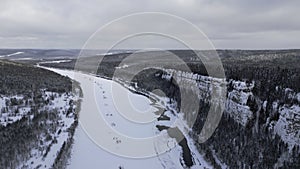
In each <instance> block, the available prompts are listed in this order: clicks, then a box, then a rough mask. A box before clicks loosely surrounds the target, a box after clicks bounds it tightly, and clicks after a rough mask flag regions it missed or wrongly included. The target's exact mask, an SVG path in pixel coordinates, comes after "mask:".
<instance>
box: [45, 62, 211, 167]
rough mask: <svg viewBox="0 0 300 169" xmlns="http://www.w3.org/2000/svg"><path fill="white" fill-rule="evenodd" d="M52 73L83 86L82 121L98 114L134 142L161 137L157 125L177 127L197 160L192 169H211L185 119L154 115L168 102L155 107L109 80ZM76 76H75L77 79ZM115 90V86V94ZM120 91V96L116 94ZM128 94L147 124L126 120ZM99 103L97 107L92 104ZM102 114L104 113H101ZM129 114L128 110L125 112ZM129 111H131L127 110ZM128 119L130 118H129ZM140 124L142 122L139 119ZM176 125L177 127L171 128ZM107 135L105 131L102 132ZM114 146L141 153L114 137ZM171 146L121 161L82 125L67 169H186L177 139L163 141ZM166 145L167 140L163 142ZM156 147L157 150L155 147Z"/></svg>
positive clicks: (79, 74)
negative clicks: (132, 138) (134, 140)
mask: <svg viewBox="0 0 300 169" xmlns="http://www.w3.org/2000/svg"><path fill="white" fill-rule="evenodd" d="M49 70H52V71H55V72H57V73H59V74H61V75H67V76H68V77H70V78H74V80H76V81H78V82H79V83H80V86H81V88H82V91H83V99H82V103H81V111H80V116H79V121H80V119H81V116H82V115H83V114H84V113H86V114H87V113H90V112H94V111H96V112H99V113H100V114H99V117H100V118H102V120H103V121H105V122H106V123H107V124H108V125H109V126H110V127H111V128H112V129H113V130H114V131H117V132H118V133H122V134H123V135H127V136H130V137H135V138H146V137H151V136H154V135H156V134H158V133H159V131H158V130H157V129H156V127H155V126H156V125H157V124H163V125H164V124H166V123H169V124H170V123H173V122H174V121H176V122H174V123H177V125H176V126H177V127H179V129H181V131H182V132H183V134H184V135H185V137H186V139H187V141H188V146H189V148H190V150H191V152H192V157H193V160H194V164H195V165H193V166H192V167H191V168H194V169H201V168H212V167H211V166H210V165H209V164H208V163H207V162H205V160H204V159H203V157H202V155H200V154H199V153H198V150H197V149H196V146H195V145H194V141H193V139H192V138H190V137H189V136H188V134H187V133H188V131H189V130H190V129H188V128H187V126H186V125H185V123H184V121H183V120H182V115H180V114H179V115H178V116H177V117H176V116H175V115H174V114H172V113H170V112H167V113H166V115H168V116H169V117H170V118H171V120H170V122H161V121H157V120H156V117H157V115H155V112H156V111H157V110H158V109H159V107H167V106H168V105H165V104H166V100H167V99H165V98H162V100H161V101H160V102H159V103H153V101H150V100H149V99H148V98H146V97H144V96H142V95H138V94H134V93H131V92H129V91H128V90H127V89H126V88H125V87H124V86H122V85H120V84H118V83H116V82H113V81H111V80H106V79H102V78H98V77H95V76H93V75H89V74H84V73H80V72H74V71H69V70H59V69H52V68H49ZM74 74H75V76H74ZM91 86H93V88H94V89H93V92H94V94H93V95H90V94H89V93H88V92H89V90H91V89H90V87H91ZM112 86H114V88H113V91H114V92H112ZM116 91H118V92H116ZM125 91H126V92H128V93H127V95H128V98H127V100H129V101H130V104H132V105H133V107H135V108H136V109H135V110H130V111H134V113H135V114H137V117H136V118H137V119H138V117H139V114H138V113H141V112H144V113H145V112H146V113H147V114H149V115H147V116H146V117H147V118H146V119H142V120H145V122H144V123H137V122H134V121H131V120H129V119H126V117H125V116H124V114H126V111H125V112H124V109H123V108H125V107H123V108H122V109H120V107H122V102H123V101H124V99H125V98H122V97H123V96H122V93H123V92H125ZM118 93H119V95H118V96H119V97H117V98H116V96H114V95H115V94H118ZM95 101H96V102H97V104H95V105H94V104H90V103H94V102H95ZM99 110H101V111H99ZM125 110H126V108H125ZM127 111H129V109H128V110H127ZM126 115H128V114H126ZM148 118H149V119H151V118H153V119H155V120H152V121H148V122H147V120H148ZM139 120H141V119H139ZM170 125H171V126H172V125H175V124H170ZM103 132H105V131H103ZM160 134H162V135H166V132H165V131H162V132H161V133H160ZM101 136H102V138H103V137H105V136H109V135H106V134H105V133H101ZM110 137H111V145H112V146H113V148H117V149H125V150H127V151H133V152H134V151H139V150H138V149H128V148H126V147H124V145H126V144H125V143H126V139H125V138H123V137H122V136H119V137H114V135H111V136H110ZM164 138H165V139H167V141H168V142H169V146H170V147H173V148H170V149H169V150H168V151H167V152H166V153H163V154H160V155H155V156H152V157H148V158H130V157H122V156H118V155H115V154H113V153H111V152H109V151H106V149H104V148H103V147H100V146H98V145H97V144H95V142H94V141H93V140H91V139H90V138H89V136H88V134H87V133H86V132H85V129H83V127H82V126H81V125H80V126H79V128H78V129H77V130H76V132H75V136H74V145H73V149H72V155H71V160H70V164H69V166H68V168H70V169H81V168H87V169H89V168H99V167H100V168H105V169H114V168H116V169H118V168H124V169H140V168H145V169H153V168H155V169H160V168H161V169H180V168H185V167H186V166H184V165H182V164H181V163H182V155H181V154H182V148H181V147H180V146H179V145H178V144H177V143H176V141H175V139H173V138H170V137H164ZM160 141H165V140H160ZM156 146H157V147H156ZM159 146H160V145H159V141H157V142H155V143H154V144H152V147H151V146H150V147H145V149H156V148H159Z"/></svg>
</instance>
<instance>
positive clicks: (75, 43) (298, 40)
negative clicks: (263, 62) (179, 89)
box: [0, 0, 300, 49]
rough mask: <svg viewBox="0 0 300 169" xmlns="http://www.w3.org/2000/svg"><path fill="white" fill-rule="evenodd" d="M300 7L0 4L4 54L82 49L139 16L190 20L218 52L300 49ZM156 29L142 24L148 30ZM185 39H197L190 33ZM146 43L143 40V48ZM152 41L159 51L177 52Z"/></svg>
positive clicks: (87, 0)
mask: <svg viewBox="0 0 300 169" xmlns="http://www.w3.org/2000/svg"><path fill="white" fill-rule="evenodd" d="M299 7H300V1H299V0H286V1H283V0H266V1H262V0H105V1H104V0H97V1H96V0H82V1H81V0H63V1H62V0H49V1H46V0H0V48H82V46H83V45H84V44H85V42H86V41H87V40H88V38H89V37H90V36H91V35H92V34H93V33H94V32H95V31H97V30H98V29H99V28H100V27H102V26H104V25H105V24H107V23H109V22H110V21H112V20H115V19H117V18H120V17H122V16H126V15H129V14H132V13H137V12H164V13H169V14H172V15H176V16H179V17H182V18H185V19H187V20H188V21H190V22H191V23H192V24H194V25H196V26H197V27H198V28H199V29H200V30H202V31H203V32H204V33H205V34H206V35H207V37H208V38H209V39H210V40H211V42H212V43H213V45H214V46H215V47H216V48H219V49H220V48H221V49H225V48H234V49H282V48H300V22H299V21H300V17H299V16H300V15H299ZM153 20H155V19H153ZM153 23H155V22H154V21H153V22H147V23H140V22H138V24H139V25H142V26H144V27H145V26H146V27H147V24H153ZM157 26H158V27H159V28H160V29H161V30H163V29H166V30H165V31H168V30H170V27H168V26H164V24H158V25H157ZM124 29H137V28H136V26H135V27H131V25H126V28H124ZM176 29H181V27H174V28H173V29H172V30H176ZM116 31H123V27H119V28H118V29H117V30H116V29H111V32H109V31H108V32H106V36H103V37H102V42H101V43H102V44H103V43H106V42H107V43H111V42H110V41H111V39H110V38H111V37H113V36H114V35H115V34H116ZM137 31H138V30H137ZM185 36H187V37H194V35H193V34H189V32H187V33H186V35H185ZM146 39H147V38H144V39H143V40H140V41H143V42H144V43H143V45H144V46H146V45H147V43H146V41H147V40H146ZM152 39H155V40H156V42H157V44H156V47H161V48H164V47H165V48H173V47H175V46H176V45H175V46H172V45H173V43H171V42H170V43H169V41H163V40H161V41H160V40H159V38H158V39H156V38H152ZM161 39H162V38H161ZM137 41H138V40H137ZM149 43H150V41H149ZM128 44H129V42H128ZM137 44H141V43H140V42H138V43H137ZM149 45H150V44H149ZM104 46H105V45H104ZM144 46H143V47H144ZM150 46H151V45H150ZM123 47H125V48H126V47H129V48H130V47H135V48H139V47H141V46H138V45H136V46H134V44H132V43H130V45H128V46H126V45H123Z"/></svg>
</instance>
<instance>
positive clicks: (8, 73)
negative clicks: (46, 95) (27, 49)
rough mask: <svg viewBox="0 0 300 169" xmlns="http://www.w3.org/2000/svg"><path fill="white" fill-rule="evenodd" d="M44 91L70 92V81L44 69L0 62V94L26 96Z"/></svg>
mask: <svg viewBox="0 0 300 169" xmlns="http://www.w3.org/2000/svg"><path fill="white" fill-rule="evenodd" d="M41 89H45V90H47V91H52V92H59V93H63V92H69V91H71V90H72V82H71V79H69V78H67V77H63V76H60V75H58V74H56V73H53V72H50V71H48V70H45V69H40V68H36V67H33V66H30V65H25V64H20V63H16V62H11V61H7V60H0V94H4V95H14V94H27V93H30V92H32V91H34V90H41Z"/></svg>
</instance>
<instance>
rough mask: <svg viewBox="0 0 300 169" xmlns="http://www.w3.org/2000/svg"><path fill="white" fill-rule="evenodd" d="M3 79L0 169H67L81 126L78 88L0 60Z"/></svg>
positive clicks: (0, 87) (44, 72)
mask: <svg viewBox="0 0 300 169" xmlns="http://www.w3.org/2000/svg"><path fill="white" fill-rule="evenodd" d="M0 79H1V80H0V145H1V148H0V166H1V167H0V168H3V169H5V168H40V167H43V168H64V167H65V165H66V164H67V161H68V158H69V156H70V150H71V145H72V142H73V135H74V131H75V128H76V126H77V124H78V111H79V108H80V107H79V106H80V88H79V87H78V84H76V83H75V82H72V81H71V80H70V79H69V78H68V77H63V76H60V75H58V74H56V73H54V72H51V71H48V70H44V69H41V68H37V67H33V66H28V65H24V64H20V63H15V62H11V61H7V60H0ZM72 84H74V88H75V90H72Z"/></svg>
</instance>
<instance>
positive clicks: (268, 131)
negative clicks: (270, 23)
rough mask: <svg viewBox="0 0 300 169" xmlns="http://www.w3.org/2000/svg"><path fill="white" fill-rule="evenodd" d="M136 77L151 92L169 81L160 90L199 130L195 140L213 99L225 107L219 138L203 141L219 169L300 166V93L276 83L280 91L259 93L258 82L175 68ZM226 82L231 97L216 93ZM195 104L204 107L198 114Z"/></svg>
mask: <svg viewBox="0 0 300 169" xmlns="http://www.w3.org/2000/svg"><path fill="white" fill-rule="evenodd" d="M150 72H151V71H150ZM151 74H152V76H151ZM135 80H136V81H137V86H136V87H138V88H141V89H146V90H148V91H151V90H152V89H151V88H150V86H153V84H154V83H155V84H156V82H157V81H163V82H160V83H161V84H160V85H159V86H160V89H161V90H162V91H165V93H167V94H166V95H167V96H168V97H170V98H172V99H174V100H175V101H176V102H177V105H178V106H177V108H178V110H180V112H181V113H183V114H184V118H185V120H186V121H187V123H188V125H189V126H190V127H191V128H192V129H193V132H192V133H190V134H191V135H193V136H194V138H195V141H197V140H198V139H197V138H198V134H199V133H200V131H201V130H202V127H203V124H204V122H205V120H206V119H207V117H208V116H207V115H208V110H209V109H210V106H212V102H217V103H219V104H223V105H224V106H225V107H224V113H223V116H222V118H221V121H220V124H219V126H218V128H217V129H216V131H215V132H214V134H213V136H212V137H211V138H210V139H209V140H207V141H206V142H205V143H203V144H202V143H199V144H198V145H197V146H198V148H199V151H200V152H202V153H204V154H206V158H207V160H208V161H210V162H211V163H212V164H213V165H214V166H215V167H216V168H219V167H221V166H223V167H224V166H227V167H229V168H244V167H245V168H249V167H256V168H273V167H283V168H286V167H287V166H289V167H296V166H297V167H298V166H299V165H300V164H299V159H297V157H299V145H300V144H299V143H300V142H299V141H300V137H299V133H300V130H299V129H300V127H299V126H300V121H299V117H300V109H299V103H300V102H299V96H300V93H297V92H295V91H294V90H293V89H289V88H283V87H281V86H276V87H275V89H274V90H275V91H276V92H274V93H273V95H270V96H269V97H265V95H268V94H266V93H265V92H266V91H259V86H257V82H256V81H255V80H252V81H249V80H233V79H227V80H226V81H225V80H221V79H218V78H212V77H208V76H202V75H199V74H195V73H187V72H181V71H175V70H172V69H165V70H163V71H161V70H152V73H149V71H148V76H147V77H145V76H143V75H141V76H140V77H136V79H135ZM223 85H225V86H226V87H225V88H226V89H227V91H226V97H225V99H224V100H223V99H221V97H212V93H213V92H217V93H218V92H220V91H221V89H222V86H223ZM175 86H179V87H175ZM265 87H266V88H267V87H268V86H265ZM258 91H259V92H258ZM183 95H187V96H189V97H188V100H186V99H185V100H183V99H182V97H181V96H183ZM214 96H216V95H214ZM195 102H196V103H197V104H198V105H197V106H199V107H198V108H199V111H198V114H197V113H195V110H197V109H196V108H197V107H195ZM216 110H218V109H216ZM193 119H196V121H194V120H193ZM189 122H190V123H189Z"/></svg>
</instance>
